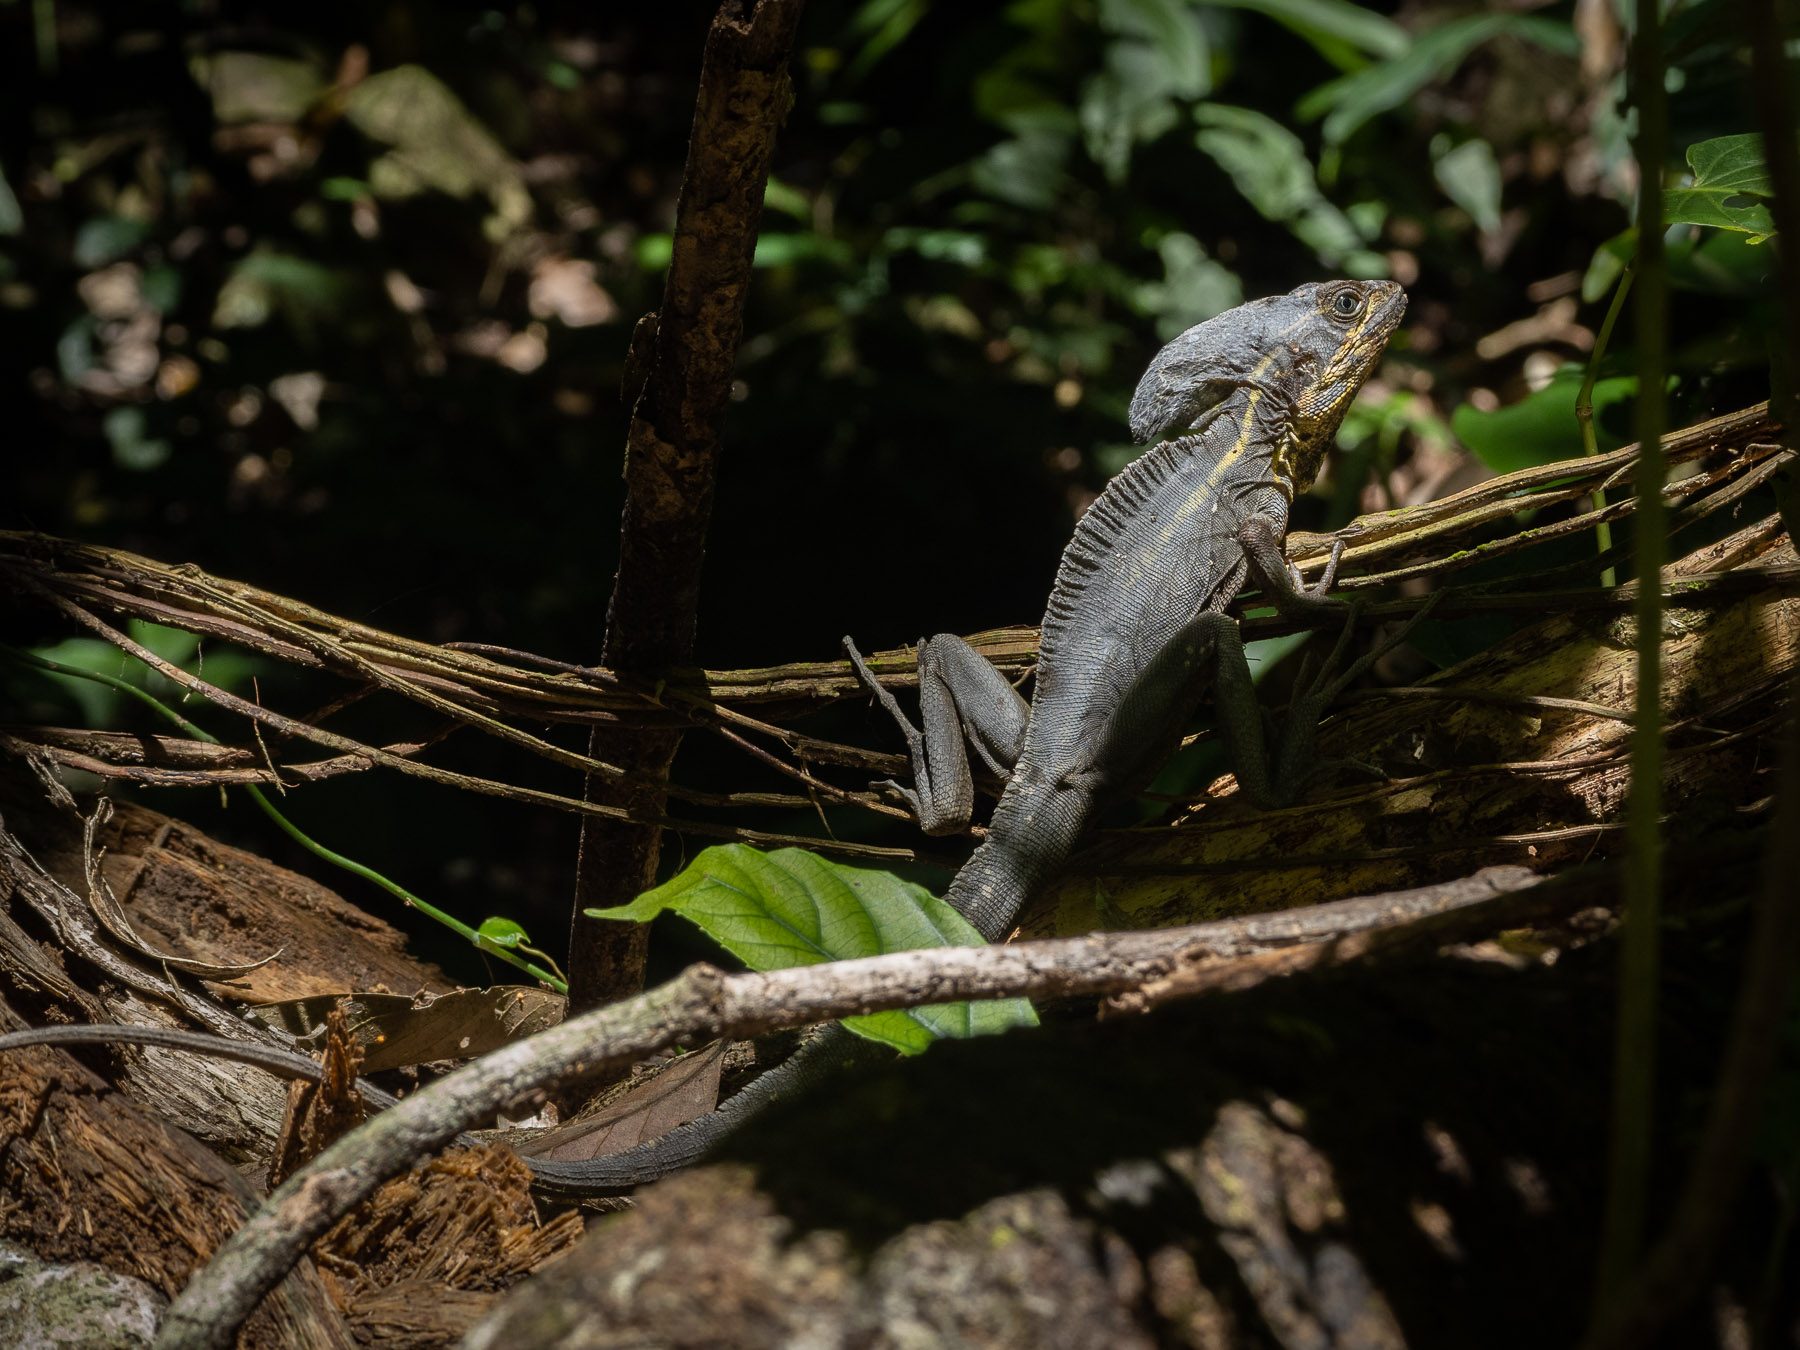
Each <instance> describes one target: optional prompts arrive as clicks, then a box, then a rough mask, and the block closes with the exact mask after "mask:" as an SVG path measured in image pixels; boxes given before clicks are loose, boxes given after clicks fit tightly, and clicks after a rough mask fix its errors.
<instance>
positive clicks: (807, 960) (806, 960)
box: [587, 844, 1037, 1055]
mask: <svg viewBox="0 0 1800 1350" xmlns="http://www.w3.org/2000/svg"><path fill="white" fill-rule="evenodd" d="M664 910H670V911H672V912H674V913H676V914H679V915H681V916H682V917H683V918H685V919H688V920H690V921H691V922H693V923H695V924H697V925H699V927H700V928H701V929H702V930H703V931H704V932H705V933H706V934H707V936H708V937H710V938H712V939H713V941H715V942H717V943H718V944H719V945H720V946H722V947H724V948H725V950H726V951H728V952H730V953H731V954H732V955H733V956H735V957H737V958H738V959H739V960H741V961H742V962H743V963H744V964H745V965H747V966H749V967H750V968H751V969H752V970H785V969H787V968H789V967H790V966H810V965H816V964H818V963H819V962H822V961H846V960H850V959H852V958H854V957H859V956H880V955H883V954H884V953H887V952H900V951H913V950H917V949H919V948H924V947H978V946H980V945H982V943H981V936H980V934H978V933H976V931H975V930H974V929H973V928H971V927H969V925H968V922H967V921H966V920H965V919H963V917H962V916H961V915H960V914H958V913H957V912H956V911H955V910H953V909H951V908H950V906H948V905H946V904H945V903H944V902H943V901H942V900H939V899H938V898H937V897H936V896H934V895H932V894H931V893H930V892H929V891H927V890H926V889H925V888H924V887H922V886H915V885H913V884H912V883H911V882H908V881H902V880H901V879H900V878H899V877H896V876H894V875H893V874H892V873H891V872H876V871H871V870H869V869H867V868H862V867H845V866H843V865H842V864H840V863H833V862H827V861H826V860H825V859H823V858H821V857H819V856H818V855H817V854H813V853H808V852H807V851H806V850H805V849H798V848H783V849H777V850H775V851H774V852H773V853H763V852H761V851H760V850H758V849H754V848H752V847H750V845H748V844H718V845H714V846H713V847H712V848H708V849H704V850H702V851H701V853H700V855H699V856H698V857H696V858H695V859H694V861H693V862H691V863H689V864H688V866H687V867H686V868H685V869H683V871H682V872H681V873H680V875H678V876H676V877H674V878H673V879H671V880H669V881H666V882H664V883H663V884H662V885H661V886H658V887H657V888H656V889H655V890H653V891H646V892H644V894H642V895H640V896H639V897H638V898H637V899H636V900H633V901H632V902H631V903H630V904H629V905H624V906H621V907H620V908H618V909H604V910H602V909H590V910H588V911H587V913H588V914H590V915H592V916H593V917H595V918H601V919H627V920H633V921H636V922H639V923H642V922H645V921H647V920H649V919H653V918H655V917H656V916H657V915H658V914H660V913H662V912H663V911H664ZM1036 1024H1037V1016H1036V1014H1034V1013H1033V1012H1032V1011H1031V1005H1030V1004H1029V1003H1028V1002H1026V1001H1025V1000H1024V999H1016V998H1014V999H995V1000H992V1001H988V1002H983V1003H943V1004H934V1005H932V1006H930V1007H925V1008H907V1009H903V1010H900V1011H896V1012H884V1013H871V1014H869V1015H867V1016H863V1017H847V1018H845V1019H844V1025H845V1026H846V1027H848V1028H850V1030H852V1031H854V1032H856V1033H857V1034H858V1035H860V1036H866V1037H867V1038H868V1039H870V1040H872V1041H880V1042H882V1043H883V1044H885V1045H891V1046H893V1047H894V1048H895V1049H896V1050H899V1051H900V1052H901V1053H903V1054H909V1055H911V1054H917V1053H918V1052H919V1051H921V1050H923V1049H925V1048H926V1047H927V1046H929V1045H930V1044H931V1043H932V1042H933V1041H934V1040H938V1039H940V1038H943V1037H946V1036H949V1037H964V1036H979V1035H983V1034H986V1033H989V1032H995V1031H1004V1030H1006V1029H1007V1028H1008V1027H1016V1026H1035V1025H1036Z"/></svg>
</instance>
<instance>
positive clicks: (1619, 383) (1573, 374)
mask: <svg viewBox="0 0 1800 1350" xmlns="http://www.w3.org/2000/svg"><path fill="white" fill-rule="evenodd" d="M1581 379H1582V372H1581V368H1580V367H1579V366H1568V367H1565V368H1564V369H1563V370H1562V371H1561V372H1560V373H1559V374H1557V376H1556V377H1555V378H1554V379H1552V380H1551V381H1550V383H1549V384H1547V385H1545V386H1544V387H1543V388H1542V389H1540V390H1538V391H1537V392H1536V393H1534V394H1530V395H1528V396H1527V397H1525V398H1523V399H1521V400H1519V402H1517V403H1514V404H1512V405H1511V406H1509V407H1505V408H1496V409H1495V410H1494V411H1493V412H1482V411H1480V410H1479V409H1477V408H1474V407H1471V406H1470V405H1469V404H1466V403H1465V404H1463V405H1462V406H1461V407H1459V408H1458V409H1457V410H1456V411H1455V412H1454V413H1452V414H1451V417H1450V426H1451V429H1452V430H1453V431H1455V432H1456V438H1457V439H1458V440H1459V441H1461V442H1462V443H1463V444H1464V445H1466V446H1468V447H1469V449H1471V450H1473V451H1474V452H1475V454H1476V455H1477V456H1478V457H1479V458H1480V460H1481V462H1482V463H1483V464H1485V465H1487V467H1488V468H1490V469H1492V470H1493V471H1494V472H1495V473H1513V472H1515V471H1516V470H1519V469H1528V468H1532V467H1534V466H1536V465H1539V464H1553V463H1555V462H1556V461H1557V460H1559V459H1575V458H1577V457H1579V456H1580V454H1581V450H1582V446H1581V427H1580V424H1579V423H1578V422H1576V420H1575V399H1576V396H1577V395H1578V394H1579V393H1580V392H1581ZM1636 392H1637V377H1636V376H1634V375H1620V376H1615V377H1613V378H1611V379H1605V380H1600V381H1598V382H1597V383H1596V384H1595V385H1594V419H1595V428H1594V429H1595V431H1596V432H1597V433H1598V436H1599V440H1600V448H1601V449H1602V450H1610V449H1615V448H1617V446H1618V445H1620V444H1621V443H1622V442H1620V441H1619V440H1617V439H1616V438H1612V437H1609V436H1607V434H1606V432H1605V430H1604V429H1603V428H1602V427H1601V425H1600V417H1601V414H1602V413H1603V412H1604V411H1605V410H1606V409H1607V408H1608V407H1610V406H1611V405H1612V404H1614V403H1617V402H1620V401H1621V400H1623V399H1628V398H1631V397H1632V396H1633V395H1634V394H1635V393H1636Z"/></svg>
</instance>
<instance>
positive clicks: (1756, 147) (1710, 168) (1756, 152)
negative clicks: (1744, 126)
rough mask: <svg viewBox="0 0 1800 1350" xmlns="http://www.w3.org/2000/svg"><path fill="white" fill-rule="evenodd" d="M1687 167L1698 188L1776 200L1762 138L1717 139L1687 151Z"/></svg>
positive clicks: (1697, 144)
mask: <svg viewBox="0 0 1800 1350" xmlns="http://www.w3.org/2000/svg"><path fill="white" fill-rule="evenodd" d="M1687 162H1688V167H1689V168H1690V169H1692V170H1693V171H1694V186H1695V187H1713V188H1725V189H1728V190H1729V191H1732V192H1742V193H1746V194H1748V195H1749V196H1752V197H1773V196H1774V195H1775V189H1774V186H1773V185H1772V184H1771V183H1770V182H1769V166H1768V164H1767V163H1766V162H1765V161H1764V159H1763V150H1762V137H1761V136H1758V135H1756V134H1755V133H1754V132H1752V133H1751V134H1749V135H1747V136H1718V137H1715V138H1714V139H1712V140H1710V141H1697V142H1695V143H1694V144H1693V145H1690V146H1689V147H1688V152H1687Z"/></svg>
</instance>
